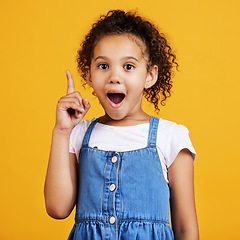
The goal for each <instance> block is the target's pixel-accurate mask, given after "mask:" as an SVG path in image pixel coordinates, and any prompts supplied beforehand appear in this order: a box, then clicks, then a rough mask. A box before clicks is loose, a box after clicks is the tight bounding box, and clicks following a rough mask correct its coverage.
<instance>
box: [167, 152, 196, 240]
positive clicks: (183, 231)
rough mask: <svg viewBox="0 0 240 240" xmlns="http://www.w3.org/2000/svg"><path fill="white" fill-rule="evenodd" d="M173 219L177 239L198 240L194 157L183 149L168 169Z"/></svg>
mask: <svg viewBox="0 0 240 240" xmlns="http://www.w3.org/2000/svg"><path fill="white" fill-rule="evenodd" d="M168 178H169V187H170V191H171V199H170V203H171V219H172V227H173V232H174V237H175V238H174V239H176V240H198V239H199V236H198V223H197V216H196V209H195V198H194V169H193V158H192V155H191V153H190V152H189V150H187V149H183V150H182V151H181V152H180V153H179V154H178V156H177V157H176V159H175V161H174V162H173V164H172V165H171V166H170V167H169V169H168Z"/></svg>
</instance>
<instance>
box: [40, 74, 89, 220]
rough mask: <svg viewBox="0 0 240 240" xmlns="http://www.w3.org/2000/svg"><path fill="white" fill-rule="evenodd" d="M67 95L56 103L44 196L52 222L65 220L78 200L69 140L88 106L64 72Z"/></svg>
mask: <svg viewBox="0 0 240 240" xmlns="http://www.w3.org/2000/svg"><path fill="white" fill-rule="evenodd" d="M67 79H68V91H67V95H66V96H64V97H62V98H61V99H60V100H59V101H58V105H57V110H56V124H55V127H54V129H53V133H52V144H51V151H50V157H49V163H48V169H47V174H46V180H45V187H44V196H45V205H46V210H47V212H48V214H49V215H50V216H51V217H53V218H66V217H67V216H68V215H69V214H70V213H71V211H72V209H73V207H74V205H75V202H76V197H77V169H78V168H77V166H78V164H77V159H76V156H75V155H74V154H72V153H69V138H70V134H71V131H72V129H73V127H74V126H75V125H76V124H78V123H79V122H80V121H81V119H82V118H83V117H84V115H85V114H86V112H87V111H88V109H89V108H90V104H89V103H88V101H87V100H86V99H82V97H81V95H80V93H79V92H74V83H73V79H72V76H71V74H70V72H67Z"/></svg>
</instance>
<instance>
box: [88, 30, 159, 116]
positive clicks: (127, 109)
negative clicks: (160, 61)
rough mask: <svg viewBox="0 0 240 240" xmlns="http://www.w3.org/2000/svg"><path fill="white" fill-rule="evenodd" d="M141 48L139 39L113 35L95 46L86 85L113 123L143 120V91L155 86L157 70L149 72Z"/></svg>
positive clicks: (104, 38) (102, 39)
mask: <svg viewBox="0 0 240 240" xmlns="http://www.w3.org/2000/svg"><path fill="white" fill-rule="evenodd" d="M141 45H142V46H144V45H143V43H142V42H141V41H140V40H139V39H136V37H133V36H129V35H111V36H105V37H103V38H101V39H100V41H99V42H98V43H97V45H96V46H95V49H94V55H93V58H92V61H91V66H90V70H89V71H88V73H87V81H88V84H89V85H90V86H91V87H92V88H93V89H94V91H95V93H96V95H97V97H98V99H99V101H100V103H101V105H102V106H103V108H104V110H105V113H106V115H107V116H108V117H110V118H111V119H113V120H122V119H124V118H131V117H137V116H140V114H142V113H143V110H142V108H141V102H142V97H143V90H144V88H145V87H146V85H148V87H151V86H152V85H153V84H154V83H155V82H156V75H157V74H156V73H157V69H156V67H154V68H152V69H153V70H150V71H147V60H146V57H145V56H144V54H143V53H142V47H141Z"/></svg>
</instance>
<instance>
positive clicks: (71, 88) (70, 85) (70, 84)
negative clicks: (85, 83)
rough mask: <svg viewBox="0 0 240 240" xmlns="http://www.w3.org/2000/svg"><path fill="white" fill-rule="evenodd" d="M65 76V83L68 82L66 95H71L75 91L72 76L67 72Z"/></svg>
mask: <svg viewBox="0 0 240 240" xmlns="http://www.w3.org/2000/svg"><path fill="white" fill-rule="evenodd" d="M66 75H67V82H68V87H67V94H69V93H73V92H74V91H75V88H74V81H73V79H72V74H71V72H70V71H69V70H67V71H66Z"/></svg>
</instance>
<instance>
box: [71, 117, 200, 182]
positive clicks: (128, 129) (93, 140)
mask: <svg viewBox="0 0 240 240" xmlns="http://www.w3.org/2000/svg"><path fill="white" fill-rule="evenodd" d="M92 121H94V118H92V119H91V120H83V121H81V122H80V123H79V124H78V125H76V126H75V127H74V129H73V130H72V133H71V136H70V142H69V152H71V153H75V154H76V157H77V159H78V157H79V152H80V149H81V147H82V141H83V137H84V135H85V132H86V130H87V128H88V126H89V125H90V124H91V122H92ZM149 126H150V124H149V123H143V124H139V125H135V126H121V127H119V126H109V125H105V124H101V123H98V122H97V123H96V125H95V127H94V128H93V131H92V134H91V137H90V140H89V146H90V147H92V148H94V147H95V148H98V149H101V150H105V151H117V152H123V151H130V150H136V149H140V148H144V147H147V143H148V130H149ZM156 147H157V151H158V155H159V158H160V162H161V165H162V169H163V175H164V178H165V180H166V182H167V183H168V178H167V169H168V168H169V167H170V165H171V164H172V163H173V161H174V160H175V158H176V157H177V155H178V153H179V152H180V151H181V150H182V149H184V148H187V149H188V150H189V151H190V152H191V153H192V156H193V159H195V157H196V152H195V150H194V148H193V145H192V143H191V140H190V138H189V131H188V129H187V128H186V127H185V126H183V125H179V124H176V123H174V122H171V121H168V120H164V119H161V118H160V119H159V124H158V132H157V142H156Z"/></svg>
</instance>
